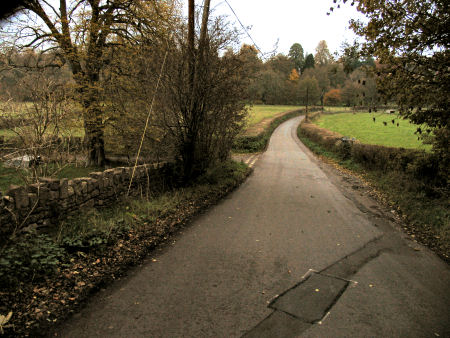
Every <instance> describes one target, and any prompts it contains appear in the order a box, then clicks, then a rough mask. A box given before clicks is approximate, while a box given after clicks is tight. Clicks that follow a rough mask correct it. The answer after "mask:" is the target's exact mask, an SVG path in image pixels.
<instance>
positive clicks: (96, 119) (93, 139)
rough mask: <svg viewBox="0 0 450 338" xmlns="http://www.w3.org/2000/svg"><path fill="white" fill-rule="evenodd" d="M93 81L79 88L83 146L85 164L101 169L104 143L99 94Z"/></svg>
mask: <svg viewBox="0 0 450 338" xmlns="http://www.w3.org/2000/svg"><path fill="white" fill-rule="evenodd" d="M97 86H98V84H97V83H96V82H95V81H92V82H89V83H87V84H86V83H85V84H84V86H82V88H80V93H81V95H82V102H83V120H84V133H85V136H84V138H85V145H86V148H87V151H88V156H87V159H86V164H87V165H88V166H98V167H103V166H104V165H105V141H104V128H103V113H102V110H101V108H100V106H99V102H98V101H99V98H100V93H99V90H98V87H97Z"/></svg>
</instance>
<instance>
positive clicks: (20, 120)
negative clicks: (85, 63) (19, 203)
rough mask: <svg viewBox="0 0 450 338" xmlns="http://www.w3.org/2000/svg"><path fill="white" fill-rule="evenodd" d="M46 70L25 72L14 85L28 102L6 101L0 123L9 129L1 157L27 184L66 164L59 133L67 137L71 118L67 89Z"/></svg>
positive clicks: (62, 142)
mask: <svg viewBox="0 0 450 338" xmlns="http://www.w3.org/2000/svg"><path fill="white" fill-rule="evenodd" d="M52 75H53V74H52V72H49V71H46V70H39V71H30V70H29V71H27V72H26V73H25V74H23V75H22V78H21V79H20V81H19V82H18V84H17V86H18V87H20V91H21V92H22V93H23V95H25V96H27V97H28V98H29V99H30V100H29V101H28V102H23V101H19V102H18V101H15V100H12V99H10V100H7V101H6V102H5V103H4V104H3V105H2V109H1V114H0V122H1V124H2V126H3V128H6V129H7V130H10V131H11V132H12V134H13V135H15V136H13V137H10V140H9V141H8V143H9V144H10V146H9V148H7V149H5V154H4V155H3V156H2V157H3V159H4V160H6V163H8V162H9V163H10V165H12V166H15V167H18V169H21V170H19V172H20V173H21V174H24V175H22V178H23V179H24V181H25V182H27V183H32V182H36V181H37V180H39V178H40V177H49V176H53V175H54V174H56V173H57V172H58V171H59V170H60V169H61V168H62V167H63V166H64V165H65V164H66V163H67V160H68V158H67V157H66V155H68V153H69V151H70V149H69V148H68V149H67V152H66V151H65V150H66V149H65V142H64V141H63V136H66V137H68V136H70V133H71V129H72V122H73V121H72V118H73V106H74V105H73V103H72V102H71V101H70V100H69V97H71V96H72V95H71V88H70V86H68V85H67V84H66V83H65V82H64V81H61V80H60V79H59V78H58V77H55V76H52Z"/></svg>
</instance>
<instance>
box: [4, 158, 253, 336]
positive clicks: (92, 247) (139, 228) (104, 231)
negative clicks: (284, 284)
mask: <svg viewBox="0 0 450 338" xmlns="http://www.w3.org/2000/svg"><path fill="white" fill-rule="evenodd" d="M250 172H251V170H250V169H249V168H248V167H247V166H246V165H244V164H242V163H237V162H231V161H230V162H226V163H223V164H222V165H220V166H217V167H215V168H212V169H210V170H209V171H208V172H207V173H206V174H204V175H203V176H201V177H199V178H198V179H197V180H196V181H195V182H194V183H193V184H192V185H191V186H189V187H185V188H183V189H178V190H173V191H167V192H164V193H161V194H160V195H158V196H155V197H154V198H152V199H150V200H127V201H124V202H122V203H120V204H118V205H116V206H115V207H113V208H109V209H103V210H92V211H90V212H89V213H83V214H81V216H80V217H75V218H74V217H73V218H71V219H68V220H67V221H65V222H64V223H63V224H61V225H60V227H59V228H58V229H57V230H56V231H54V232H52V233H47V234H40V235H35V234H34V235H25V236H23V237H21V238H15V239H12V240H10V241H9V243H8V244H7V246H5V247H3V248H0V284H1V285H2V290H1V291H2V292H0V314H1V315H6V314H8V313H10V312H12V317H11V319H10V321H9V322H8V325H6V326H3V329H4V330H5V336H7V337H9V336H11V337H12V336H40V335H42V333H48V332H49V330H50V329H51V327H52V326H54V325H55V324H57V323H59V322H61V321H62V320H63V319H65V318H66V317H67V316H69V315H70V314H71V313H73V312H74V311H75V310H77V309H78V308H79V307H80V306H81V305H82V304H83V303H84V302H85V301H86V300H87V299H88V298H89V296H90V295H91V294H92V293H93V292H95V291H96V290H98V289H99V288H101V287H103V286H105V284H108V283H110V282H111V281H114V280H115V279H117V278H118V277H119V276H121V275H123V274H124V273H125V272H126V270H127V269H128V268H129V267H130V266H133V265H136V264H137V263H139V262H140V261H142V259H143V258H144V257H145V256H146V255H147V254H148V253H149V252H151V251H152V250H153V249H154V248H155V247H156V246H157V245H161V244H163V243H164V242H165V241H167V240H168V239H169V238H170V236H171V234H173V233H175V232H177V231H178V230H179V229H180V228H182V227H183V226H184V225H186V224H187V223H188V222H189V221H190V220H192V218H193V217H195V216H196V215H197V214H198V213H199V212H201V211H202V210H204V209H205V208H207V207H209V206H210V205H213V204H215V203H217V201H219V200H220V199H221V198H223V197H224V196H225V195H226V194H228V193H229V192H230V191H232V190H233V189H235V188H236V187H237V186H238V185H240V184H241V183H242V182H243V181H244V180H245V178H246V177H247V176H248V174H249V173H250Z"/></svg>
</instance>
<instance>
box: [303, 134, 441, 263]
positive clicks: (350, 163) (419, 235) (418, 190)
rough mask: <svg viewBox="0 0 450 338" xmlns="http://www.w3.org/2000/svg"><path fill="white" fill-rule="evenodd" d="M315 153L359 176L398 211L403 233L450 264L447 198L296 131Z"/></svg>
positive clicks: (409, 178) (395, 172) (418, 183)
mask: <svg viewBox="0 0 450 338" xmlns="http://www.w3.org/2000/svg"><path fill="white" fill-rule="evenodd" d="M297 134H298V137H299V138H300V140H301V141H302V142H303V143H304V144H305V145H306V146H307V147H308V148H309V149H311V151H312V152H314V153H315V154H317V155H319V156H323V157H325V158H326V159H328V160H331V161H332V162H334V163H335V164H338V165H340V166H342V167H344V168H346V169H349V170H351V171H352V172H354V173H357V174H359V175H360V176H362V177H363V179H364V180H365V181H366V182H368V183H369V184H370V185H371V187H372V188H373V189H374V190H375V194H374V196H377V197H378V199H379V200H380V202H382V203H383V204H385V205H387V206H389V207H390V208H391V209H394V210H396V211H397V212H398V213H399V214H400V215H401V217H402V218H403V220H404V221H405V222H404V223H405V226H404V230H405V231H406V232H407V233H408V234H409V235H410V236H411V237H412V238H413V239H415V240H417V241H419V242H420V243H422V244H424V245H426V246H428V247H429V248H430V249H432V250H433V251H435V252H436V253H437V254H438V255H439V256H440V257H441V258H442V259H444V260H445V261H447V262H450V213H449V209H448V202H449V198H448V194H445V193H444V194H442V195H436V194H427V189H424V184H423V182H420V181H418V180H414V179H411V177H410V176H406V175H405V174H403V173H401V172H398V171H381V170H370V169H368V168H366V167H364V168H363V167H362V166H361V165H360V164H359V163H356V162H355V161H354V160H352V158H344V157H343V156H342V155H341V154H339V153H335V152H333V151H330V150H327V149H325V148H324V147H323V146H321V145H319V144H317V143H315V142H313V141H312V140H310V139H309V138H307V137H306V136H305V135H303V134H302V133H301V129H300V127H299V129H298V131H297Z"/></svg>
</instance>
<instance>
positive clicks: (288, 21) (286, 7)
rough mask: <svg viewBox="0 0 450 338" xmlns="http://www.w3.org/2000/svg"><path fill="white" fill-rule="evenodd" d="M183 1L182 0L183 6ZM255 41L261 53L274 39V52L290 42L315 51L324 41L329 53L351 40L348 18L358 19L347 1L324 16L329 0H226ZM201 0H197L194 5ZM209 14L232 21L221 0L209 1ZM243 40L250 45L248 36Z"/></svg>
mask: <svg viewBox="0 0 450 338" xmlns="http://www.w3.org/2000/svg"><path fill="white" fill-rule="evenodd" d="M187 2H188V1H187V0H183V5H184V9H185V11H186V8H187ZM228 3H229V4H230V5H231V7H232V8H233V9H234V11H235V13H236V15H237V16H238V17H239V19H240V20H241V22H242V24H243V25H244V26H246V27H247V26H251V29H250V31H249V33H250V35H251V36H252V38H253V40H254V41H255V43H256V44H257V45H258V47H259V48H260V49H261V50H262V52H263V53H269V52H272V51H273V49H274V46H275V44H276V42H277V40H278V49H277V53H283V54H285V55H287V54H288V52H289V48H290V47H291V46H292V44H294V43H296V42H298V43H300V44H301V45H302V47H303V49H304V51H305V52H308V53H312V54H314V53H315V48H316V47H317V44H318V43H319V41H320V40H325V41H326V42H327V44H328V48H329V50H330V52H331V53H334V52H335V51H339V50H340V46H341V43H342V42H343V41H345V40H347V41H349V42H353V40H354V39H355V37H356V36H355V35H354V33H353V32H352V31H351V29H350V28H348V26H349V23H348V22H349V20H350V19H351V18H362V16H361V14H359V13H358V12H357V11H356V8H354V7H352V6H350V4H349V2H347V4H345V5H342V6H341V8H339V9H335V10H334V12H333V13H332V14H331V15H330V16H327V11H328V10H329V8H330V7H331V6H332V5H333V1H332V0H275V1H269V0H228ZM201 4H202V1H201V0H197V1H196V5H199V6H200V5H201ZM211 8H212V9H213V15H227V16H228V18H229V20H230V21H232V22H236V25H237V26H239V23H238V22H237V20H236V18H235V16H234V14H233V13H232V11H231V10H230V8H229V7H228V5H227V3H226V2H225V1H223V0H211ZM242 42H243V43H248V44H253V43H252V42H251V40H250V39H249V38H243V40H242Z"/></svg>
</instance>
